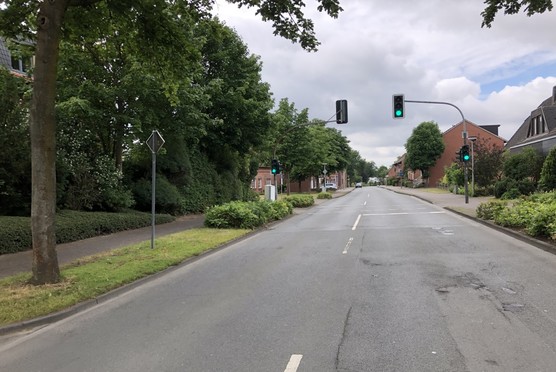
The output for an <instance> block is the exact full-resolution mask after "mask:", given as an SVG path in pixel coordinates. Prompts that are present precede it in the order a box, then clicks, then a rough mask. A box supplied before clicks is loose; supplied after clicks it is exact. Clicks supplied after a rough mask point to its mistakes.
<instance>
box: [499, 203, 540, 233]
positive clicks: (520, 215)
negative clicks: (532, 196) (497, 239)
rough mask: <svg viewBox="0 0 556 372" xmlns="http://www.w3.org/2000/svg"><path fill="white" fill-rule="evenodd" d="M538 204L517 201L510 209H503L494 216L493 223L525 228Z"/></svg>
mask: <svg viewBox="0 0 556 372" xmlns="http://www.w3.org/2000/svg"><path fill="white" fill-rule="evenodd" d="M537 207H538V204H536V203H532V202H528V201H524V200H519V201H518V202H516V203H515V204H514V205H513V206H512V207H508V208H504V209H503V210H501V211H500V213H498V214H497V215H495V216H494V222H495V223H496V224H498V225H501V226H506V227H516V228H525V227H526V226H527V225H528V223H529V220H530V219H531V217H532V216H533V214H534V213H535V210H536V209H537Z"/></svg>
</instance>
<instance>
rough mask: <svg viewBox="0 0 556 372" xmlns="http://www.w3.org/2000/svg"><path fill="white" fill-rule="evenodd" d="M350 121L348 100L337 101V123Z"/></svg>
mask: <svg viewBox="0 0 556 372" xmlns="http://www.w3.org/2000/svg"><path fill="white" fill-rule="evenodd" d="M347 122H348V101H347V100H345V99H340V100H337V101H336V123H337V124H346V123H347Z"/></svg>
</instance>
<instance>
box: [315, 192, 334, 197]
mask: <svg viewBox="0 0 556 372" xmlns="http://www.w3.org/2000/svg"><path fill="white" fill-rule="evenodd" d="M317 199H332V194H331V193H329V192H320V193H319V194H318V195H317Z"/></svg>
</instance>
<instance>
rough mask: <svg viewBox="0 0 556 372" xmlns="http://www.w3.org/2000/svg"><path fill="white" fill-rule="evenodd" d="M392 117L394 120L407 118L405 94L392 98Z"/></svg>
mask: <svg viewBox="0 0 556 372" xmlns="http://www.w3.org/2000/svg"><path fill="white" fill-rule="evenodd" d="M392 116H393V117H394V119H403V118H404V117H405V100H404V96H403V94H394V95H393V96H392Z"/></svg>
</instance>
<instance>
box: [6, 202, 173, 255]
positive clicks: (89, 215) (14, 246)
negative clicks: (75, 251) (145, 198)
mask: <svg viewBox="0 0 556 372" xmlns="http://www.w3.org/2000/svg"><path fill="white" fill-rule="evenodd" d="M151 219H152V216H151V214H149V213H141V212H135V211H133V212H128V213H108V212H77V211H69V210H68V211H61V212H58V213H57V214H56V243H57V244H62V243H69V242H73V241H77V240H81V239H87V238H91V237H94V236H98V235H105V234H111V233H115V232H118V231H124V230H130V229H137V228H141V227H145V226H150V225H151V221H152V220H151ZM174 219H175V217H173V216H170V215H167V214H159V215H156V223H157V224H161V223H167V222H171V221H173V220H174ZM31 248H32V239H31V218H30V217H8V216H0V254H6V253H16V252H22V251H26V250H29V249H31Z"/></svg>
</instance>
